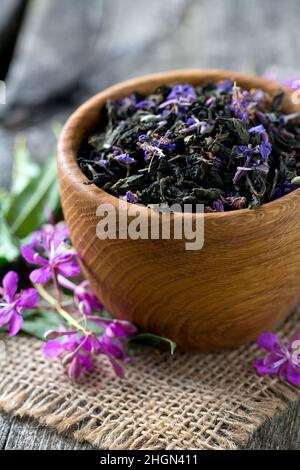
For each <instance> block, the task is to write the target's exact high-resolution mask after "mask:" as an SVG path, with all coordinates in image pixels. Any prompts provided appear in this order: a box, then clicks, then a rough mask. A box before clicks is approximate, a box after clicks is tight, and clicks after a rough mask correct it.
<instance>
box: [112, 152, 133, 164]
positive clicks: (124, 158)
mask: <svg viewBox="0 0 300 470" xmlns="http://www.w3.org/2000/svg"><path fill="white" fill-rule="evenodd" d="M115 160H117V161H118V162H119V163H121V164H123V165H132V164H133V163H135V159H134V158H132V157H130V155H128V153H122V154H121V155H117V156H116V157H115Z"/></svg>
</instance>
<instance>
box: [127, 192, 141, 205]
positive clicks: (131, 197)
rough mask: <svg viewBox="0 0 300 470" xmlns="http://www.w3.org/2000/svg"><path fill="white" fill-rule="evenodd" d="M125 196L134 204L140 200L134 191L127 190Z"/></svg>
mask: <svg viewBox="0 0 300 470" xmlns="http://www.w3.org/2000/svg"><path fill="white" fill-rule="evenodd" d="M125 196H126V201H127V202H130V203H131V204H134V203H135V202H136V201H137V200H138V197H137V195H136V194H134V193H132V192H131V191H127V192H126V195H125Z"/></svg>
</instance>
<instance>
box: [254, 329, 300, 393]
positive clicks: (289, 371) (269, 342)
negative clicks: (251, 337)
mask: <svg viewBox="0 0 300 470" xmlns="http://www.w3.org/2000/svg"><path fill="white" fill-rule="evenodd" d="M257 344H258V346H260V347H261V348H262V349H264V350H265V351H267V354H266V356H265V357H263V358H261V359H259V360H258V361H256V362H255V368H256V372H257V373H258V374H259V375H264V374H269V375H278V376H280V377H281V378H283V379H286V380H288V382H290V383H291V384H293V385H296V386H297V387H300V334H298V335H296V336H294V337H293V338H292V340H291V341H289V342H288V341H287V342H285V343H284V344H283V345H282V344H281V342H280V339H279V338H278V336H277V335H275V334H273V333H263V334H262V335H260V336H259V337H258V339H257Z"/></svg>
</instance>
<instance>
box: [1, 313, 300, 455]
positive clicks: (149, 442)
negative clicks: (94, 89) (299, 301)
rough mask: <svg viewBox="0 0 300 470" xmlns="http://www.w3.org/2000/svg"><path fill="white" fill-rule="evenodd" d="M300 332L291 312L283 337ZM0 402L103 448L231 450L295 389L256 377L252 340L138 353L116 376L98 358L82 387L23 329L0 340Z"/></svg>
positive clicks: (298, 319)
mask: <svg viewBox="0 0 300 470" xmlns="http://www.w3.org/2000/svg"><path fill="white" fill-rule="evenodd" d="M297 330H300V315H299V310H298V312H296V313H294V314H293V315H292V316H291V317H290V318H289V319H288V321H287V322H286V323H285V325H284V326H283V328H281V333H282V335H283V336H284V337H290V336H291V335H292V334H294V333H295V332H296V331H297ZM5 341H6V344H7V359H6V362H5V363H2V364H1V369H2V370H1V382H0V407H1V409H2V410H4V411H6V412H10V413H14V414H17V415H19V416H30V417H33V418H36V419H37V420H38V421H39V422H40V423H42V424H44V425H47V426H51V427H52V428H55V429H56V430H57V431H59V432H67V431H68V433H69V434H72V436H73V437H74V438H75V439H78V440H80V441H87V442H89V443H91V444H93V445H94V446H97V447H98V448H101V449H110V450H112V449H144V450H147V449H148V450H149V449H152V450H156V449H177V450H183V449H235V448H237V447H238V446H239V445H241V444H243V443H245V442H246V441H247V440H248V439H249V437H250V436H251V434H252V433H253V432H254V431H255V430H256V429H257V428H258V427H259V426H260V425H261V424H262V423H263V422H264V421H265V420H266V419H267V417H272V416H273V415H274V414H275V413H276V411H277V410H278V409H280V408H283V407H284V406H286V404H287V403H288V402H289V401H291V400H294V399H296V398H297V397H298V396H299V393H300V392H299V391H298V390H296V389H295V388H293V387H292V386H290V385H288V384H287V383H284V382H282V381H280V380H279V379H277V378H270V377H258V376H257V375H256V374H255V372H254V370H253V368H252V362H253V360H254V359H255V357H257V356H258V355H259V354H260V352H259V351H258V349H257V347H256V346H255V345H254V344H253V345H250V346H247V347H243V348H240V349H238V350H235V351H228V352H222V353H215V354H207V355H205V354H182V353H176V354H175V356H173V357H171V356H170V355H169V354H167V353H160V352H158V351H155V350H151V349H148V348H147V349H146V348H145V349H144V350H141V351H140V352H139V353H138V354H137V355H135V356H134V357H133V359H132V361H131V363H130V364H128V365H127V374H126V378H125V379H123V380H122V379H119V378H116V377H115V376H114V375H113V373H112V372H111V368H110V366H109V364H108V363H107V362H106V361H105V360H102V361H101V362H99V365H97V367H96V368H95V369H94V371H93V372H92V373H91V374H90V375H89V376H86V378H85V380H84V381H83V382H82V383H80V384H76V385H74V384H71V383H70V381H69V380H68V378H67V377H66V375H65V373H64V371H63V368H62V367H61V366H60V364H58V363H57V362H51V361H49V360H48V359H47V358H45V357H44V356H43V355H42V353H41V342H40V341H38V340H35V339H33V338H30V337H26V336H19V337H16V338H13V339H5Z"/></svg>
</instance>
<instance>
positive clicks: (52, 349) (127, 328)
mask: <svg viewBox="0 0 300 470" xmlns="http://www.w3.org/2000/svg"><path fill="white" fill-rule="evenodd" d="M91 318H92V319H93V321H95V323H97V324H98V325H99V326H101V327H102V328H103V331H104V333H103V335H102V336H100V337H98V336H97V334H96V333H92V332H87V333H86V334H83V335H82V334H81V333H78V332H77V331H67V330H66V328H65V327H62V328H61V331H50V332H49V333H48V335H47V336H50V337H51V338H54V339H50V340H48V341H47V342H46V344H45V346H44V348H43V352H44V354H45V355H46V356H47V357H49V358H53V357H58V358H60V359H61V360H62V363H63V364H64V365H65V366H67V370H68V375H69V377H70V378H71V379H72V380H77V379H78V378H80V376H81V375H82V374H83V373H84V372H86V371H88V370H90V369H91V368H92V367H93V364H94V357H95V356H98V355H104V356H106V357H107V358H108V359H109V361H110V363H111V365H112V367H113V369H114V371H115V373H116V375H117V376H119V377H124V369H123V367H122V365H121V363H120V361H127V360H128V355H127V353H126V348H127V345H128V340H129V337H130V336H133V335H134V334H135V332H136V329H135V327H134V326H133V325H131V324H130V323H129V322H123V321H119V320H113V321H112V320H110V319H107V318H101V317H91ZM58 338H60V339H58Z"/></svg>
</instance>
